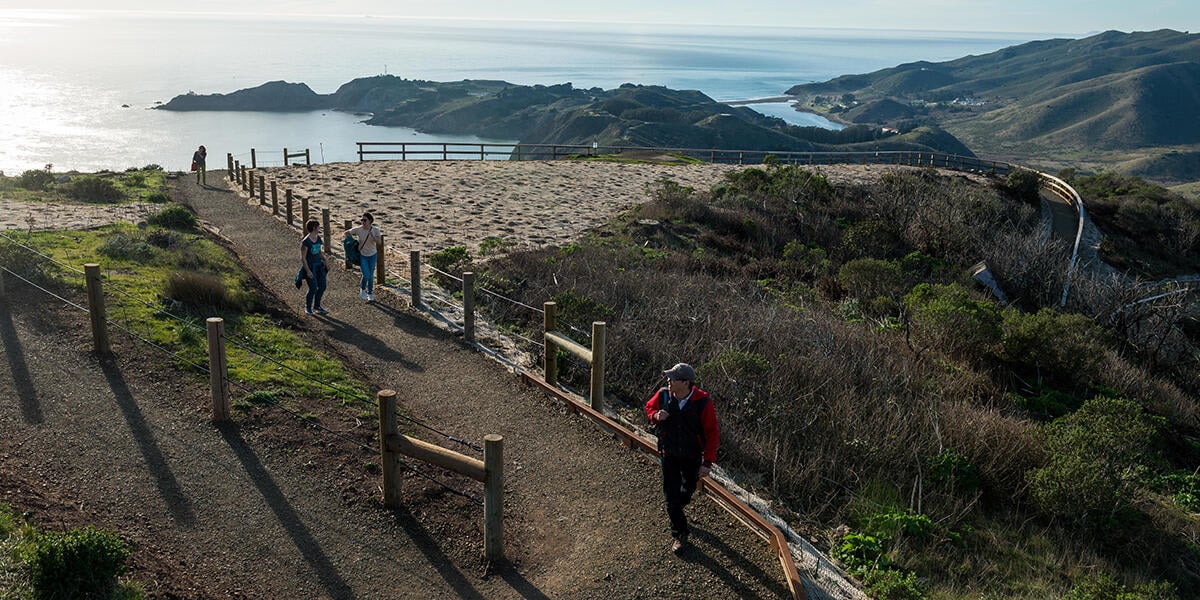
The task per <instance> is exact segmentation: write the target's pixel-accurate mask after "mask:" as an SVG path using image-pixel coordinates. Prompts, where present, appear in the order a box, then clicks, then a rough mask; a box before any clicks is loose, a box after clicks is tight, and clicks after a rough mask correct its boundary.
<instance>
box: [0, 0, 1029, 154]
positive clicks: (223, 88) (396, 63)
mask: <svg viewBox="0 0 1200 600" xmlns="http://www.w3.org/2000/svg"><path fill="white" fill-rule="evenodd" d="M1042 37H1047V36H1046V35H1045V34H1033V33H1031V34H1026V35H1022V34H1013V33H1004V34H988V33H977V32H971V33H952V32H951V33H948V32H921V31H886V30H817V29H789V28H769V27H755V28H749V27H737V28H735V27H677V26H666V25H653V26H651V25H634V24H594V25H593V24H580V23H560V22H538V23H522V22H512V21H505V22H494V21H488V22H485V21H470V20H461V21H448V20H414V19H399V18H377V17H363V16H340V17H304V16H287V15H277V16H276V15H258V16H250V17H245V16H237V15H195V14H191V15H179V16H174V15H163V14H139V13H106V12H99V11H93V12H87V11H84V12H31V11H0V170H3V171H4V172H5V173H8V174H14V173H19V172H20V171H22V170H24V169H31V168H41V167H43V166H45V165H46V164H53V165H54V168H55V170H67V169H78V170H88V171H90V170H99V169H106V168H107V169H124V168H126V167H131V166H143V165H146V164H151V163H153V164H159V165H162V166H163V167H165V168H167V169H170V170H182V169H186V168H187V166H188V163H189V162H190V160H191V154H192V151H193V150H194V149H195V147H196V146H197V145H199V144H205V145H206V146H207V147H208V150H209V157H210V161H212V162H213V166H214V167H215V168H220V167H222V166H223V165H224V157H225V154H226V153H232V154H234V155H235V157H237V158H239V159H240V160H242V161H243V162H249V151H250V148H256V149H257V150H258V156H259V160H260V163H264V164H281V163H282V149H283V148H284V147H287V148H289V149H290V150H293V151H295V150H301V151H302V150H303V149H305V148H307V149H309V150H310V152H311V155H312V159H313V161H314V162H336V161H353V160H357V155H356V154H355V153H356V150H357V147H356V146H355V142H359V141H391V142H400V141H412V142H415V141H438V142H453V141H461V142H473V143H480V142H489V141H490V142H512V141H514V140H483V139H480V138H476V137H473V136H451V135H442V134H438V135H427V134H423V133H419V132H416V131H414V130H412V129H407V128H399V127H375V126H369V125H365V124H363V123H362V122H361V121H362V120H363V119H364V118H365V116H363V115H351V114H345V113H337V112H333V111H316V112H304V113H254V112H192V113H184V112H169V111H161V110H153V107H154V106H156V104H157V103H160V102H166V101H167V100H170V99H171V98H172V97H174V96H176V95H178V94H183V93H187V92H189V91H192V92H195V93H198V94H211V93H229V92H233V91H236V90H239V89H243V88H248V87H254V86H257V85H260V84H262V83H265V82H267V81H276V80H284V81H290V82H303V83H306V84H308V85H309V86H310V87H311V88H312V89H313V90H314V91H316V92H318V93H331V92H333V91H335V90H336V89H337V87H338V86H340V85H341V84H343V83H345V82H347V81H350V80H352V79H355V78H358V77H368V76H373V75H379V74H385V73H387V74H392V75H397V76H401V77H405V78H409V79H427V80H434V81H457V80H462V79H502V80H505V81H509V82H512V83H516V84H525V85H533V84H543V85H554V84H559V83H564V82H571V83H572V84H573V85H574V86H575V87H577V88H590V87H601V88H604V89H610V88H614V87H617V86H619V85H621V84H623V83H627V82H628V83H638V84H646V85H664V86H666V87H670V88H675V89H696V90H700V91H702V92H704V93H705V94H707V95H709V96H710V97H712V98H714V99H716V100H720V101H733V100H746V99H755V98H766V97H772V96H779V95H780V94H782V93H783V91H784V90H786V89H787V88H789V87H791V86H792V85H795V84H797V83H804V82H810V81H821V80H825V79H829V78H831V77H836V76H838V75H841V74H845V73H862V72H869V71H872V70H876V69H879V68H884V67H888V66H893V65H896V64H899V63H903V62H910V61H915V60H929V61H942V60H949V59H953V58H958V57H961V56H965V55H968V54H981V53H986V52H991V51H994V50H997V49H1000V48H1003V47H1006V46H1010V45H1013V44H1019V43H1023V42H1025V41H1029V40H1032V39H1038V38H1042ZM753 108H756V109H758V110H759V111H760V112H764V113H767V114H770V115H772V116H779V117H782V118H785V119H787V120H788V121H789V122H793V123H795V124H798V125H805V126H825V127H832V126H833V125H832V124H829V123H828V122H823V119H820V118H819V117H816V116H815V115H809V114H804V113H797V112H795V111H792V110H790V109H788V108H787V107H786V105H784V104H774V105H768V106H762V105H756V106H753Z"/></svg>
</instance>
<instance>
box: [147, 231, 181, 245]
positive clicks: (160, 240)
mask: <svg viewBox="0 0 1200 600" xmlns="http://www.w3.org/2000/svg"><path fill="white" fill-rule="evenodd" d="M182 240H183V238H182V237H181V236H180V235H179V234H178V233H175V232H174V231H171V230H169V229H153V230H151V231H148V232H146V243H147V244H150V245H151V246H154V247H156V248H163V249H166V248H172V247H174V246H176V245H178V244H179V243H180V242H181V241H182Z"/></svg>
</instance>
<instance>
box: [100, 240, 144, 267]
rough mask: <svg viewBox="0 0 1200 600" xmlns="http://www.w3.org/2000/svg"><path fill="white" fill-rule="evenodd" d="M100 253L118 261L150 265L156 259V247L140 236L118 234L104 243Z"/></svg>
mask: <svg viewBox="0 0 1200 600" xmlns="http://www.w3.org/2000/svg"><path fill="white" fill-rule="evenodd" d="M100 253H101V254H103V255H104V256H107V257H109V258H115V259H117V260H128V261H132V262H139V263H148V262H150V261H151V260H153V259H154V257H155V251H154V246H151V245H150V244H149V243H148V242H146V240H145V239H143V238H141V237H140V236H137V235H133V234H126V233H118V234H116V235H113V236H112V237H110V238H108V239H107V240H105V241H104V243H103V244H102V245H101V246H100Z"/></svg>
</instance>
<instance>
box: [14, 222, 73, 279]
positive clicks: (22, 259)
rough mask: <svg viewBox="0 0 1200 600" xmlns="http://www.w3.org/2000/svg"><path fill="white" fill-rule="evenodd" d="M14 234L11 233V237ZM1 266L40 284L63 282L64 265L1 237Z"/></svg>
mask: <svg viewBox="0 0 1200 600" xmlns="http://www.w3.org/2000/svg"><path fill="white" fill-rule="evenodd" d="M12 235H13V234H12V233H9V237H11V236H12ZM0 266H3V267H5V268H7V269H8V270H10V271H12V272H13V273H16V274H17V275H19V276H21V277H24V278H25V279H28V280H29V281H32V282H34V283H37V284H39V285H47V284H51V285H58V284H60V283H61V282H62V274H63V270H62V267H60V266H59V265H58V263H55V262H52V261H49V260H46V259H45V258H43V257H41V256H38V255H37V254H34V253H33V252H30V251H29V250H27V249H25V248H22V247H21V246H18V245H16V244H14V243H12V242H10V241H9V240H7V239H0Z"/></svg>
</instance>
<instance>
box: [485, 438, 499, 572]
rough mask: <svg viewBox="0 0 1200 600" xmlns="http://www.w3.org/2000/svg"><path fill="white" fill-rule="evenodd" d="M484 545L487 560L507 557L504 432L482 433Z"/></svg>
mask: <svg viewBox="0 0 1200 600" xmlns="http://www.w3.org/2000/svg"><path fill="white" fill-rule="evenodd" d="M483 465H484V466H483V470H484V482H483V548H484V554H485V557H486V558H487V560H489V561H492V562H495V561H499V560H501V559H503V558H504V527H503V516H504V511H503V506H504V436H500V435H497V434H494V433H489V434H487V435H485V436H483Z"/></svg>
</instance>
